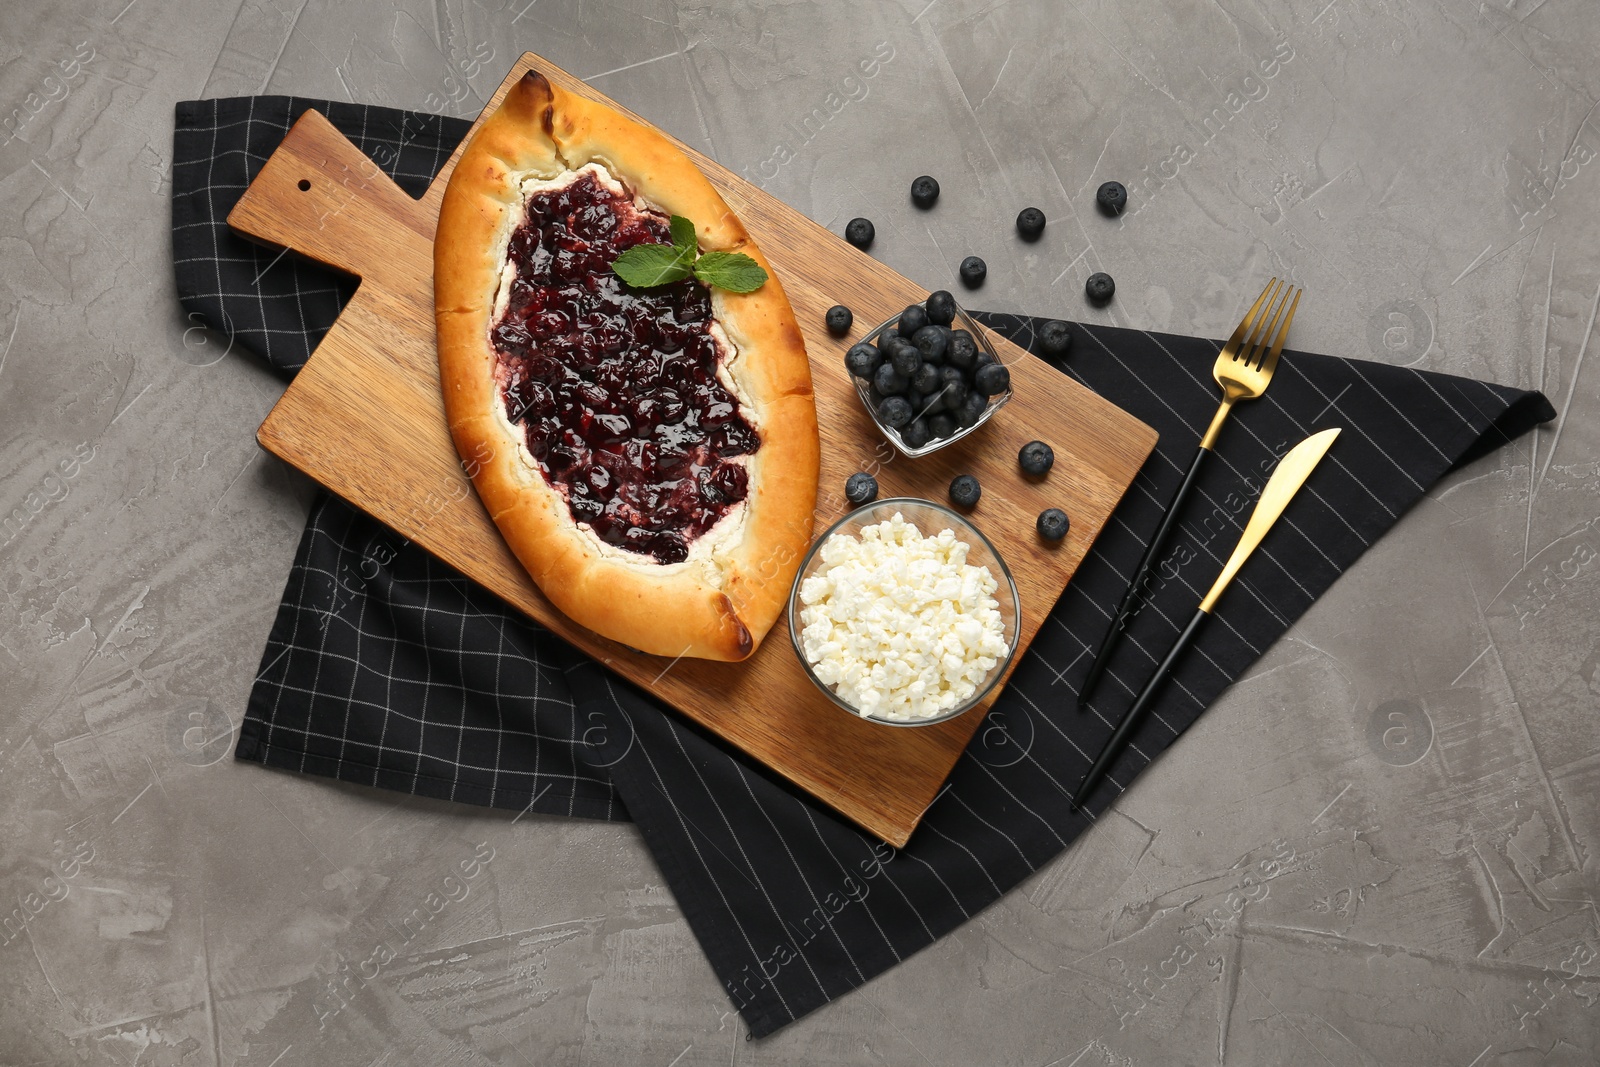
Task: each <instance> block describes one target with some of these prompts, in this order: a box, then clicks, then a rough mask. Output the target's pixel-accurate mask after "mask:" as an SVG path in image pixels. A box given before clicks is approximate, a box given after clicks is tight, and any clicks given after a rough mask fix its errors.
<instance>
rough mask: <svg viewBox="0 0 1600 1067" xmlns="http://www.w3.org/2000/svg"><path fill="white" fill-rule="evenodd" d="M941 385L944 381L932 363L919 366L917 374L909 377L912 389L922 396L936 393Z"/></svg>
mask: <svg viewBox="0 0 1600 1067" xmlns="http://www.w3.org/2000/svg"><path fill="white" fill-rule="evenodd" d="M943 384H944V379H943V378H942V377H941V376H940V374H939V368H938V367H936V366H934V365H933V364H932V363H923V364H920V365H919V366H918V367H917V372H916V373H915V374H913V375H912V376H911V385H912V387H913V388H915V389H916V391H917V392H919V393H921V394H923V395H924V396H926V395H928V394H929V393H934V392H938V390H939V387H940V386H942V385H943Z"/></svg>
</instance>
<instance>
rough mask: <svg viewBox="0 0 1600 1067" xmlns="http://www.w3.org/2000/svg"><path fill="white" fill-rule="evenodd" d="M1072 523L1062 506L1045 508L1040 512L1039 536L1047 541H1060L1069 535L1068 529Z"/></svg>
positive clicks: (1037, 526) (1037, 525)
mask: <svg viewBox="0 0 1600 1067" xmlns="http://www.w3.org/2000/svg"><path fill="white" fill-rule="evenodd" d="M1071 527H1072V523H1071V522H1069V521H1068V520H1067V513H1066V512H1064V511H1062V510H1061V509H1060V508H1045V509H1044V510H1043V511H1041V512H1039V521H1038V523H1037V524H1036V528H1037V529H1038V531H1039V536H1040V537H1042V538H1044V539H1045V540H1046V541H1059V540H1061V539H1062V538H1063V537H1065V536H1067V530H1069V529H1070V528H1071Z"/></svg>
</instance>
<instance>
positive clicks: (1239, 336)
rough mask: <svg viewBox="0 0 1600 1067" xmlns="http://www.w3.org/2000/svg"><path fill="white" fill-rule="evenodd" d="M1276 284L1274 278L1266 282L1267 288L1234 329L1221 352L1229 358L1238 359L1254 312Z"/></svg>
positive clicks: (1252, 322) (1276, 281) (1253, 318)
mask: <svg viewBox="0 0 1600 1067" xmlns="http://www.w3.org/2000/svg"><path fill="white" fill-rule="evenodd" d="M1277 284H1278V279H1276V278H1273V279H1272V280H1271V281H1269V282H1267V287H1266V288H1265V289H1263V290H1261V295H1260V296H1258V297H1256V302H1255V303H1254V304H1251V305H1250V310H1249V311H1247V312H1245V315H1244V318H1242V319H1240V320H1239V325H1238V326H1236V327H1235V328H1234V331H1233V336H1231V337H1229V338H1228V343H1227V344H1226V345H1224V346H1223V347H1222V350H1223V351H1224V352H1226V353H1228V355H1229V357H1231V358H1234V359H1237V358H1238V353H1239V342H1241V341H1243V340H1244V338H1245V334H1247V333H1249V332H1250V327H1251V326H1252V325H1253V324H1254V323H1255V319H1256V312H1258V311H1260V310H1261V304H1262V302H1263V301H1264V300H1266V299H1267V294H1268V293H1270V292H1272V291H1273V289H1274V288H1275V287H1276V286H1277Z"/></svg>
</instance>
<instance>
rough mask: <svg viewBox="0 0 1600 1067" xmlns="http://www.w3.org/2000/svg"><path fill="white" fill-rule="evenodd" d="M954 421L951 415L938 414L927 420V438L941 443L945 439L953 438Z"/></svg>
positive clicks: (954, 430)
mask: <svg viewBox="0 0 1600 1067" xmlns="http://www.w3.org/2000/svg"><path fill="white" fill-rule="evenodd" d="M955 432H956V420H955V418H954V417H952V416H951V415H949V414H947V413H944V412H940V413H939V414H937V415H935V416H934V417H933V418H931V419H929V420H928V436H929V437H930V438H933V439H935V440H939V441H942V440H944V439H945V438H946V437H953V436H955Z"/></svg>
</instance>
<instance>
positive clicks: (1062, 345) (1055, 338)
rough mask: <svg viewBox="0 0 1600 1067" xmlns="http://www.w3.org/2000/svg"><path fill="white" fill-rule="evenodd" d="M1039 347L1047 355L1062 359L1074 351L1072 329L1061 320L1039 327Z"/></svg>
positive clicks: (1054, 320)
mask: <svg viewBox="0 0 1600 1067" xmlns="http://www.w3.org/2000/svg"><path fill="white" fill-rule="evenodd" d="M1039 347H1040V349H1042V350H1043V351H1044V354H1045V355H1047V356H1053V357H1054V358H1056V359H1061V358H1062V357H1064V356H1065V355H1066V354H1067V353H1068V352H1071V351H1072V327H1071V326H1068V325H1067V324H1066V323H1064V322H1062V321H1061V320H1060V319H1051V320H1050V321H1049V322H1047V323H1045V324H1044V325H1043V326H1041V327H1039Z"/></svg>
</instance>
